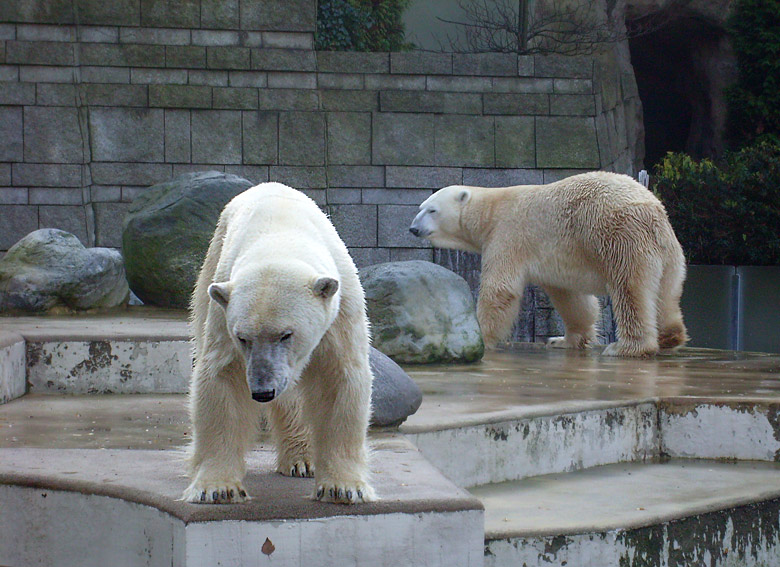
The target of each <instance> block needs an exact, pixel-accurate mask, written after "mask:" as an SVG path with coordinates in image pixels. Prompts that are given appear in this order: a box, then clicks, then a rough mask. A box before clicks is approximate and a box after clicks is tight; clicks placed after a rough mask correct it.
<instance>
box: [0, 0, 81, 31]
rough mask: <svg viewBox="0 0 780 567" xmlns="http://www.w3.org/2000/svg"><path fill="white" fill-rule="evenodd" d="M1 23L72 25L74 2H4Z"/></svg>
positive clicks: (49, 0)
mask: <svg viewBox="0 0 780 567" xmlns="http://www.w3.org/2000/svg"><path fill="white" fill-rule="evenodd" d="M0 22H30V23H35V24H60V25H63V24H72V23H74V22H73V2H72V0H4V1H3V2H0Z"/></svg>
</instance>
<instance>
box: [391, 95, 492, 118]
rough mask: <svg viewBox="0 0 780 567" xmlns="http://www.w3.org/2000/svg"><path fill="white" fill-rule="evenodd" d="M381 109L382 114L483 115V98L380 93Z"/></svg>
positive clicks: (477, 96) (478, 96) (479, 96)
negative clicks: (433, 113)
mask: <svg viewBox="0 0 780 567" xmlns="http://www.w3.org/2000/svg"><path fill="white" fill-rule="evenodd" d="M379 108H380V109H381V110H382V112H435V113H443V114H481V113H482V97H481V95H479V94H478V93H446V92H424V91H384V92H381V93H379Z"/></svg>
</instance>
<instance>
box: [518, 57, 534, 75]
mask: <svg viewBox="0 0 780 567" xmlns="http://www.w3.org/2000/svg"><path fill="white" fill-rule="evenodd" d="M517 74H518V76H520V77H533V76H534V56H533V55H518V56H517Z"/></svg>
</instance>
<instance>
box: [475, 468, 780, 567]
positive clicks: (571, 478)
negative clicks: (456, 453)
mask: <svg viewBox="0 0 780 567" xmlns="http://www.w3.org/2000/svg"><path fill="white" fill-rule="evenodd" d="M470 492H471V493H472V494H474V495H475V496H476V497H477V498H479V499H480V500H481V501H482V503H483V504H484V505H485V567H493V566H495V567H508V566H510V565H523V566H527V567H556V566H561V567H563V566H566V565H568V566H589V565H593V566H611V565H615V566H618V565H619V566H624V565H631V566H634V565H637V566H640V565H641V566H648V567H650V566H652V567H661V566H664V567H678V566H679V567H691V566H697V565H702V566H704V565H706V566H709V567H712V566H725V565H742V566H754V565H755V566H767V567H769V566H774V565H780V524H779V521H778V520H779V518H780V463H759V462H741V463H727V462H721V461H705V460H680V459H673V460H670V461H668V462H663V463H645V464H641V463H624V464H613V465H607V466H603V467H596V468H591V469H588V470H582V471H577V472H573V473H564V474H553V475H545V476H539V477H534V478H528V479H525V480H522V481H515V482H505V483H500V484H487V485H483V486H478V487H474V488H472V489H470Z"/></svg>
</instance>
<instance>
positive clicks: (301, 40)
mask: <svg viewBox="0 0 780 567" xmlns="http://www.w3.org/2000/svg"><path fill="white" fill-rule="evenodd" d="M262 38H263V43H262V45H263V47H271V48H281V49H314V34H313V33H309V32H262Z"/></svg>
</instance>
